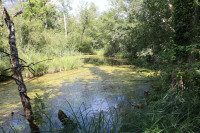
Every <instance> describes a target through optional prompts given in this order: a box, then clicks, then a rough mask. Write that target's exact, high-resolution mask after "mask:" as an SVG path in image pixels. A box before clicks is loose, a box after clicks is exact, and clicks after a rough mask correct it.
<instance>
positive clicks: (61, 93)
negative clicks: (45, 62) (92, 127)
mask: <svg viewBox="0 0 200 133" xmlns="http://www.w3.org/2000/svg"><path fill="white" fill-rule="evenodd" d="M83 61H84V65H83V66H82V67H80V68H78V69H74V70H68V71H63V72H59V73H54V74H46V75H44V76H42V77H37V78H31V79H25V83H26V86H27V89H28V96H29V97H30V98H31V99H34V97H35V96H36V93H37V94H38V95H40V96H41V97H42V99H43V102H44V103H45V106H46V109H45V114H46V115H47V116H48V117H47V118H48V120H50V124H49V123H48V124H45V126H44V125H41V127H42V129H43V130H44V131H45V130H47V131H48V128H49V126H50V127H52V126H53V127H55V128H57V127H62V125H61V123H60V122H59V120H58V118H57V111H58V110H59V109H62V110H63V111H64V112H65V113H67V115H69V116H71V117H73V115H72V114H73V111H74V112H75V113H76V112H78V111H79V113H77V115H79V114H80V111H81V110H82V115H85V116H86V115H87V117H88V116H90V115H95V114H97V115H98V114H99V113H100V112H105V113H106V112H113V111H114V112H117V113H118V115H119V116H120V117H123V115H124V114H125V113H127V112H128V111H129V110H133V109H134V108H133V107H132V106H131V105H130V103H131V102H137V103H143V102H145V101H144V95H143V92H144V91H145V90H149V89H150V83H149V81H148V79H147V77H148V76H150V75H152V74H153V72H152V71H151V70H148V69H144V68H138V67H136V66H134V65H131V63H130V62H128V61H126V60H117V59H114V58H105V57H102V56H84V58H83ZM32 102H33V100H32ZM72 109H73V111H72ZM11 112H14V115H13V116H11ZM107 116H110V115H107ZM83 117H84V116H83ZM80 119H81V118H80ZM1 128H2V129H1ZM3 129H4V130H5V131H10V130H17V131H19V132H24V131H27V132H28V131H29V128H28V124H27V122H26V119H25V118H24V117H23V109H22V105H21V101H20V97H19V96H18V91H17V86H16V85H15V83H14V82H12V81H8V82H4V83H1V84H0V132H1V130H3Z"/></svg>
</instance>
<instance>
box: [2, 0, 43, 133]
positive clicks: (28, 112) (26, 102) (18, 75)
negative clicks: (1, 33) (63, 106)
mask: <svg viewBox="0 0 200 133" xmlns="http://www.w3.org/2000/svg"><path fill="white" fill-rule="evenodd" d="M0 2H1V1H0ZM1 13H2V15H3V19H4V21H5V24H6V25H7V27H8V30H9V45H10V53H11V54H10V56H11V62H12V66H13V68H11V69H13V72H14V75H15V78H13V79H14V80H15V82H16V84H17V85H18V91H19V95H20V98H21V102H22V105H23V108H24V112H25V116H26V118H27V120H28V122H29V126H30V129H31V131H32V132H39V127H38V126H37V125H36V124H35V123H34V118H33V112H32V108H31V103H30V98H29V97H28V95H27V89H26V85H25V84H24V80H23V76H22V69H23V66H22V64H20V59H19V56H18V50H17V46H16V39H15V27H14V23H13V21H12V19H13V18H14V17H16V16H17V15H19V14H21V13H22V11H19V12H17V13H16V14H14V15H13V16H10V15H9V14H8V12H7V10H6V8H5V7H2V8H1Z"/></svg>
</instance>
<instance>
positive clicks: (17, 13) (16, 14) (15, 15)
mask: <svg viewBox="0 0 200 133" xmlns="http://www.w3.org/2000/svg"><path fill="white" fill-rule="evenodd" d="M22 13H23V11H22V10H21V11H19V12H16V13H15V14H14V15H13V16H12V18H14V17H17V16H18V15H20V14H22Z"/></svg>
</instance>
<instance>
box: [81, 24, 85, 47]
mask: <svg viewBox="0 0 200 133" xmlns="http://www.w3.org/2000/svg"><path fill="white" fill-rule="evenodd" d="M84 32H85V26H84V27H83V30H82V33H81V37H80V44H82V40H83V35H84Z"/></svg>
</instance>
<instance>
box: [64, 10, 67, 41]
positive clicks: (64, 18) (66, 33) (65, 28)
mask: <svg viewBox="0 0 200 133" xmlns="http://www.w3.org/2000/svg"><path fill="white" fill-rule="evenodd" d="M63 18H64V25H65V37H66V38H67V23H66V16H65V13H63Z"/></svg>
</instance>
